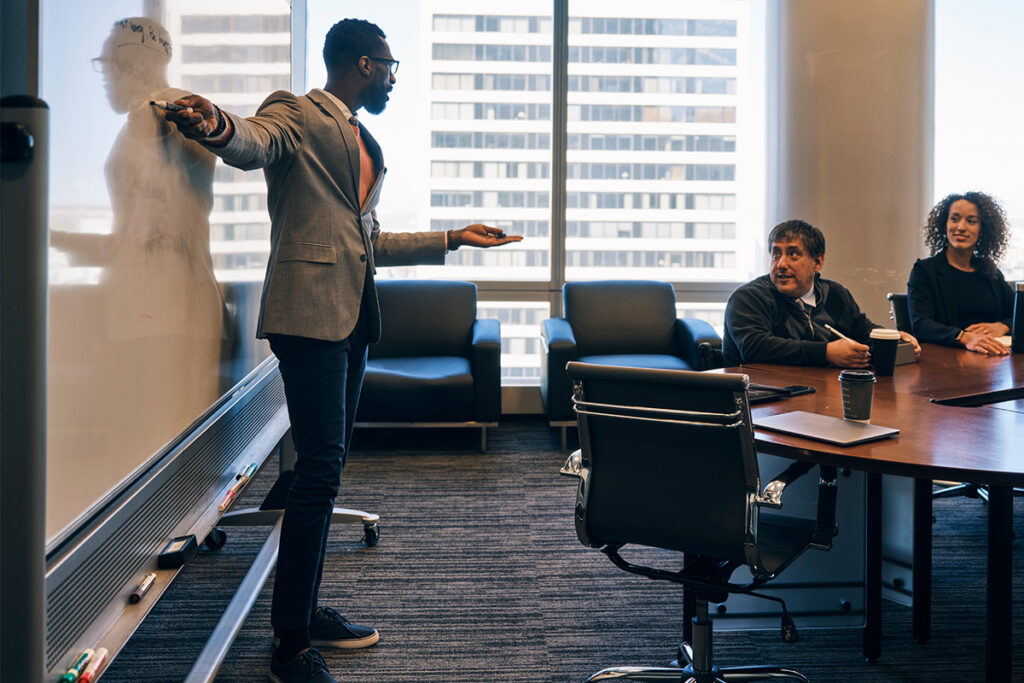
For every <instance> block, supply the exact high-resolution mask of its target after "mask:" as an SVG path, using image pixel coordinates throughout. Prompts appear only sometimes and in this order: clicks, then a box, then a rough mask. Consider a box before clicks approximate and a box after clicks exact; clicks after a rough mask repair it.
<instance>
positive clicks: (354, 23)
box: [324, 19, 387, 75]
mask: <svg viewBox="0 0 1024 683" xmlns="http://www.w3.org/2000/svg"><path fill="white" fill-rule="evenodd" d="M384 38H387V36H386V35H384V31H381V30H380V27H379V26H377V24H372V23H370V22H369V21H366V20H365V19H342V20H341V21H339V22H338V23H337V24H335V25H334V26H332V27H331V30H329V31H328V32H327V37H326V39H325V40H324V64H325V65H326V66H327V73H328V75H331V74H339V75H340V74H342V73H344V72H345V70H347V69H349V68H351V66H352V65H353V64H355V63H356V62H357V61H358V60H359V58H360V57H373V56H375V55H377V54H378V48H379V47H380V41H381V40H382V39H384Z"/></svg>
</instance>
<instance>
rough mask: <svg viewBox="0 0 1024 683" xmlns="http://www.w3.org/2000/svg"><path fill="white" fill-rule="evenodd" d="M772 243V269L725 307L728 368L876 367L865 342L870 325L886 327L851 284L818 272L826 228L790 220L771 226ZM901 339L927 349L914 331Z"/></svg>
mask: <svg viewBox="0 0 1024 683" xmlns="http://www.w3.org/2000/svg"><path fill="white" fill-rule="evenodd" d="M768 244H769V245H770V247H769V249H770V250H771V255H772V266H771V272H770V273H769V274H768V275H762V276H761V277H759V278H757V279H756V280H753V281H751V282H748V283H747V284H745V285H743V286H741V287H740V288H738V289H737V290H736V291H735V292H733V293H732V296H730V297H729V303H727V304H726V306H725V337H724V339H723V340H722V353H723V356H724V359H725V364H726V366H733V365H739V364H741V363H780V364H783V365H836V366H838V367H841V368H867V367H869V365H870V362H871V355H870V353H869V350H868V347H867V345H866V342H867V341H868V337H869V335H870V333H871V330H872V329H874V328H876V327H880V325H876V324H875V323H873V322H871V321H870V320H869V319H868V317H867V316H866V315H864V313H862V312H861V310H860V307H859V306H857V302H856V301H854V300H853V295H852V294H850V292H849V290H847V289H846V288H845V287H843V286H842V285H841V284H839V283H838V282H832V281H831V280H825V279H823V278H822V277H821V276H820V275H819V274H818V271H820V270H821V266H822V265H823V264H824V263H825V236H824V235H823V234H822V233H821V230H818V229H817V228H816V227H814V226H813V225H811V224H810V223H807V222H805V221H801V220H791V221H786V222H785V223H780V224H779V225H776V226H775V227H774V228H773V229H772V232H771V234H770V235H769V236H768ZM829 327H831V328H833V329H835V330H836V331H837V332H839V333H840V334H842V335H845V336H846V337H848V339H847V338H843V337H840V336H839V335H837V334H835V333H834V332H832V331H831V330H829ZM900 338H901V339H903V340H904V341H908V342H910V343H912V344H913V345H914V351H915V352H916V353H918V354H920V352H921V347H920V346H919V345H918V343H917V340H916V339H914V337H912V336H911V335H909V334H907V333H906V332H900Z"/></svg>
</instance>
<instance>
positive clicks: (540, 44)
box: [417, 0, 764, 379]
mask: <svg viewBox="0 0 1024 683" xmlns="http://www.w3.org/2000/svg"><path fill="white" fill-rule="evenodd" d="M755 4H756V3H751V2H748V1H746V0H736V1H729V2H712V1H710V0H706V1H705V0H698V1H695V2H685V3H682V2H679V3H666V2H654V1H652V0H639V1H638V2H632V3H629V4H628V5H623V4H622V3H619V2H611V1H606V0H589V1H587V2H573V3H570V23H569V82H568V102H569V109H568V124H567V134H568V152H567V167H566V183H567V211H566V221H567V225H566V239H565V244H564V258H565V273H566V279H567V280H581V279H614V278H623V279H656V280H667V281H671V282H675V283H704V282H709V281H710V282H714V281H718V282H737V281H744V280H746V279H748V278H749V277H750V276H751V275H752V274H753V273H754V271H755V270H756V269H757V264H758V263H759V259H758V255H759V253H760V249H762V248H763V237H762V232H763V221H764V136H763V127H764V124H763V115H764V104H763V79H762V78H761V69H763V65H762V59H761V53H760V52H759V51H758V50H759V48H760V46H761V44H762V43H761V41H760V40H759V37H758V35H757V27H756V25H755V22H754V21H753V17H752V14H753V12H754V11H755V7H754V5H755ZM481 7H482V6H481V5H480V4H479V3H473V2H468V1H466V0H438V1H430V2H422V3H421V5H420V27H419V35H420V38H421V39H420V55H419V57H420V60H419V64H420V69H419V72H420V73H419V80H420V83H421V87H422V84H426V85H427V87H426V88H423V90H421V91H425V92H427V93H428V97H425V98H424V102H423V108H422V118H421V120H422V121H425V122H427V124H429V125H428V128H429V131H427V132H426V133H425V137H427V138H428V140H427V143H426V144H427V145H428V147H429V161H428V163H426V164H424V165H423V167H422V171H423V172H424V175H425V177H424V178H423V182H422V183H418V184H417V185H418V186H419V187H422V188H424V189H423V191H422V192H420V194H419V199H418V201H419V202H420V208H419V216H420V219H419V221H418V222H419V223H420V224H421V225H430V226H431V228H432V229H435V230H441V229H448V228H454V227H460V226H461V225H464V224H465V223H467V222H469V221H473V220H484V221H488V222H491V223H492V224H495V225H497V226H499V227H502V228H505V229H506V230H508V231H511V232H515V233H518V234H523V235H525V236H526V239H525V240H524V241H523V242H522V243H521V245H519V246H518V247H511V248H503V249H495V250H489V251H483V250H462V251H460V252H458V253H456V254H453V255H452V256H450V257H449V260H448V263H449V265H448V267H447V268H446V269H445V272H444V276H445V277H461V278H466V279H476V280H503V281H524V282H525V281H546V280H548V278H549V277H550V268H551V261H550V259H551V253H552V252H551V239H550V234H551V231H550V219H551V213H550V211H551V210H550V190H551V134H552V128H551V93H552V75H551V73H552V70H551V54H552V48H551V44H552V20H551V14H550V12H551V3H550V2H548V1H547V0H530V1H527V2H522V3H519V4H517V5H516V7H515V10H514V12H513V11H512V10H509V11H507V12H502V13H498V12H495V11H493V10H491V11H486V10H482V9H481ZM485 12H486V13H485ZM427 107H429V110H428V109H427ZM424 272H430V271H424ZM483 307H484V308H487V309H489V312H490V313H492V314H495V315H497V316H498V317H501V318H502V319H503V322H505V323H506V325H508V324H509V323H513V327H512V328H511V329H509V330H508V331H507V332H504V331H503V336H506V339H504V340H503V341H504V342H505V356H504V362H505V366H504V367H505V374H506V379H513V378H515V377H522V378H530V377H536V376H537V373H538V368H537V358H536V353H537V350H538V347H537V345H536V344H537V342H536V339H537V336H538V335H537V333H536V327H535V325H536V324H537V323H538V322H539V320H540V319H541V318H543V317H544V316H545V314H546V304H543V305H539V306H538V305H536V304H534V305H532V306H526V307H525V308H524V307H523V306H518V307H517V306H512V305H501V304H486V305H484V306H483ZM723 309H724V303H722V302H716V303H703V304H700V303H690V302H685V301H681V302H680V312H681V313H682V314H685V315H696V316H699V317H703V318H706V319H708V320H709V321H710V322H712V324H715V325H718V326H720V325H721V321H722V319H721V316H722V311H723ZM515 323H519V324H520V325H522V326H516V325H514V324H515ZM508 334H513V335H521V336H520V337H508V336H507V335H508Z"/></svg>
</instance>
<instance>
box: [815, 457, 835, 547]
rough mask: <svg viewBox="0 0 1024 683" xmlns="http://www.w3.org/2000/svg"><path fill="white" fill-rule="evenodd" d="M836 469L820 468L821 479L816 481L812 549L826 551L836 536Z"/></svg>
mask: <svg viewBox="0 0 1024 683" xmlns="http://www.w3.org/2000/svg"><path fill="white" fill-rule="evenodd" d="M836 475H837V472H836V468H835V467H830V466H828V465H822V466H821V479H819V480H818V519H817V522H815V525H814V536H813V540H812V542H811V547H812V548H817V549H819V550H828V549H829V548H831V547H832V539H833V537H835V535H836V492H837V491H836V489H837V488H838V487H837V484H836Z"/></svg>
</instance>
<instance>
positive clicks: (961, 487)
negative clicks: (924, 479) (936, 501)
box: [932, 482, 988, 500]
mask: <svg viewBox="0 0 1024 683" xmlns="http://www.w3.org/2000/svg"><path fill="white" fill-rule="evenodd" d="M942 483H950V482H942ZM953 496H967V497H968V498H978V497H979V496H980V497H982V498H984V499H985V500H988V492H987V491H984V492H983V489H982V488H981V487H979V486H978V485H976V484H956V483H953V484H952V485H950V486H946V487H945V488H941V489H939V490H938V491H932V498H952V497H953Z"/></svg>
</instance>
